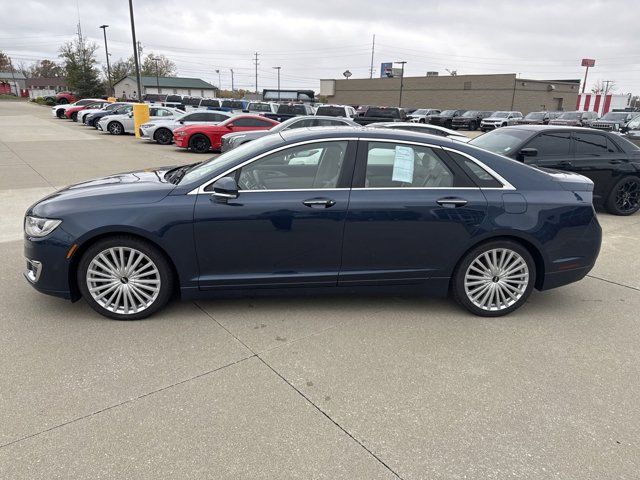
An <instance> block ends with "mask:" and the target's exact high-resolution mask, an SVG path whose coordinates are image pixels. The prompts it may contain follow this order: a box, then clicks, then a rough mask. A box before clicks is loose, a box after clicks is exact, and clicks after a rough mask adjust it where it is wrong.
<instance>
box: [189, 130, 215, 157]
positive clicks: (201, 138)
mask: <svg viewBox="0 0 640 480" xmlns="http://www.w3.org/2000/svg"><path fill="white" fill-rule="evenodd" d="M189 148H191V150H193V151H194V152H196V153H207V152H208V151H209V149H210V148H211V142H210V141H209V139H208V138H207V137H206V135H202V134H200V133H197V134H195V135H194V136H193V137H191V140H189Z"/></svg>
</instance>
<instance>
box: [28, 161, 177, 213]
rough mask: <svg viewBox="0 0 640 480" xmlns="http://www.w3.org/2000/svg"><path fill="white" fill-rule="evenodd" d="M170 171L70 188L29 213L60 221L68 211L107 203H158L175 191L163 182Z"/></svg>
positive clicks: (105, 179) (129, 175)
mask: <svg viewBox="0 0 640 480" xmlns="http://www.w3.org/2000/svg"><path fill="white" fill-rule="evenodd" d="M171 168H173V167H162V168H159V169H148V170H141V171H135V172H127V173H119V174H117V175H109V176H107V177H101V178H95V179H93V180H88V181H86V182H82V183H77V184H75V185H70V186H68V187H65V188H63V189H62V190H58V191H57V192H54V193H52V194H51V195H49V196H47V197H45V198H43V199H42V200H40V201H39V202H37V203H36V204H34V205H33V206H31V207H30V208H29V210H27V214H34V215H37V216H41V217H47V218H57V217H59V216H61V215H64V213H66V212H68V211H78V210H88V209H92V208H96V207H98V206H104V205H105V204H106V205H109V206H117V205H123V204H127V205H131V204H149V203H155V202H158V201H160V200H162V199H163V198H164V197H166V196H167V195H168V194H169V193H170V192H171V191H172V190H173V189H174V188H175V185H173V184H172V183H169V182H167V181H166V180H165V179H164V175H165V174H166V173H167V171H169V170H170V169H171Z"/></svg>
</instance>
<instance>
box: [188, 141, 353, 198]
mask: <svg viewBox="0 0 640 480" xmlns="http://www.w3.org/2000/svg"><path fill="white" fill-rule="evenodd" d="M349 140H358V138H355V137H343V138H334V137H332V138H323V139H318V138H316V139H314V140H305V141H303V142H297V143H291V144H289V145H283V146H282V147H278V148H275V149H273V150H269V151H268V152H264V153H261V154H260V155H258V156H256V157H252V158H250V159H249V160H245V161H244V162H242V163H241V164H239V165H236V166H234V167H231V168H230V169H228V170H226V171H225V172H224V173H221V174H220V175H217V176H216V177H214V178H212V179H211V180H209V181H207V182H205V183H203V184H202V185H200V186H199V187H196V188H194V189H193V190H191V191H190V192H189V193H187V195H197V194H199V193H208V192H205V188H207V187H208V186H209V185H211V184H212V183H214V182H216V181H218V180H220V179H221V178H223V177H226V176H227V175H229V174H230V173H231V172H234V171H235V170H238V169H239V168H242V167H244V166H245V165H249V164H250V163H253V162H255V161H257V160H260V159H261V158H264V157H266V156H268V155H271V154H273V153H278V152H280V151H281V150H286V149H288V148H292V147H297V146H299V145H307V144H309V143H324V142H343V141H349ZM214 161H215V160H214ZM306 190H307V189H305V190H304V191H306ZM317 190H335V189H329V188H321V189H317ZM248 191H255V192H267V191H269V190H239V192H248ZM276 191H279V190H276ZM282 191H287V192H291V191H292V190H288V189H283V190H282ZM298 191H302V190H298Z"/></svg>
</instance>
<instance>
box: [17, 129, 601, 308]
mask: <svg viewBox="0 0 640 480" xmlns="http://www.w3.org/2000/svg"><path fill="white" fill-rule="evenodd" d="M592 193H593V183H592V182H591V181H590V180H588V179H587V178H585V177H583V176H580V175H577V174H572V173H560V172H557V171H552V170H550V171H546V170H543V169H541V168H535V167H531V166H528V165H524V164H522V163H520V162H517V161H514V160H510V159H508V158H506V157H503V156H500V155H496V154H493V153H490V152H487V151H485V150H481V149H479V148H477V147H473V146H469V145H465V144H462V143H459V142H454V141H451V140H448V139H446V138H442V137H435V136H430V135H421V134H415V133H411V132H403V131H391V130H388V129H387V130H382V129H380V130H377V129H358V128H348V127H347V128H321V129H299V130H293V131H290V132H282V133H281V134H274V135H269V136H267V137H264V138H262V139H259V140H256V141H254V142H251V143H248V144H246V145H243V146H241V147H238V148H237V149H235V150H232V151H230V152H228V153H226V154H224V155H222V156H220V157H218V158H215V159H212V160H210V161H208V162H206V163H202V164H198V165H192V166H183V167H178V168H173V169H161V170H149V171H142V172H132V173H125V174H121V175H114V176H110V177H106V178H101V179H97V180H92V181H88V182H85V183H81V184H78V185H74V186H71V187H68V188H66V189H63V190H60V191H58V192H56V193H54V194H53V195H50V196H49V197H46V198H44V199H43V200H41V201H40V202H38V203H36V204H35V205H34V206H32V207H31V208H30V209H29V210H28V211H27V213H26V218H25V256H26V258H27V270H26V272H25V276H26V278H27V280H28V281H29V282H30V283H31V284H32V285H33V286H34V287H35V288H36V289H37V290H39V291H41V292H43V293H47V294H51V295H56V296H59V297H63V298H67V299H71V300H77V299H79V298H80V297H84V298H85V300H86V301H87V302H88V303H89V305H91V307H93V308H94V309H95V310H96V311H97V312H99V313H101V314H103V315H105V316H107V317H110V318H115V319H122V320H126V319H139V318H144V317H147V316H149V315H151V314H153V313H154V312H156V311H157V310H158V309H160V308H162V306H163V305H165V303H166V302H167V301H168V300H169V298H170V297H171V296H172V294H173V293H174V292H176V291H177V292H179V294H180V296H181V297H182V298H192V299H193V298H202V297H207V296H211V295H214V294H220V293H224V292H228V291H231V290H233V291H237V290H247V291H255V290H258V289H268V291H269V292H271V293H282V292H283V291H287V292H288V293H291V292H292V291H295V289H298V291H300V292H303V291H304V292H309V291H310V290H312V291H314V292H315V291H337V290H346V291H358V290H367V289H368V290H370V289H378V290H377V291H380V290H384V291H394V292H397V291H400V292H409V291H412V292H419V293H421V294H432V295H446V294H447V293H451V294H452V296H453V297H454V298H455V299H456V300H457V301H458V302H459V303H460V304H461V305H463V306H464V307H466V308H467V309H468V310H470V311H471V312H473V313H475V314H477V315H482V316H497V315H504V314H506V313H509V312H511V311H513V310H515V309H517V308H518V307H520V306H521V305H522V304H523V303H524V302H525V301H526V300H527V298H528V296H529V295H530V293H531V291H532V289H533V288H537V289H539V290H546V289H550V288H555V287H559V286H561V285H566V284H568V283H571V282H575V281H577V280H580V279H581V278H583V277H584V276H585V275H586V274H587V273H588V272H589V270H590V269H591V268H592V267H593V264H594V262H595V261H596V257H597V256H598V251H599V249H600V241H601V229H600V226H599V224H598V221H597V219H596V216H595V213H594V210H593V206H592Z"/></svg>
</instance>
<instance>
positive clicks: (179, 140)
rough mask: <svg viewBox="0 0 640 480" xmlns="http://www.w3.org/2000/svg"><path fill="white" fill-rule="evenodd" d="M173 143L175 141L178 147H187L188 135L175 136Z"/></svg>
mask: <svg viewBox="0 0 640 480" xmlns="http://www.w3.org/2000/svg"><path fill="white" fill-rule="evenodd" d="M173 143H175V145H176V147H180V148H187V145H188V144H189V142H188V141H187V137H186V136H184V137H178V136H176V135H174V136H173Z"/></svg>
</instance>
